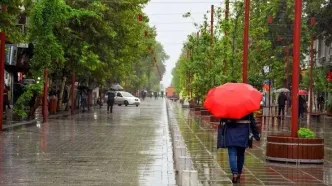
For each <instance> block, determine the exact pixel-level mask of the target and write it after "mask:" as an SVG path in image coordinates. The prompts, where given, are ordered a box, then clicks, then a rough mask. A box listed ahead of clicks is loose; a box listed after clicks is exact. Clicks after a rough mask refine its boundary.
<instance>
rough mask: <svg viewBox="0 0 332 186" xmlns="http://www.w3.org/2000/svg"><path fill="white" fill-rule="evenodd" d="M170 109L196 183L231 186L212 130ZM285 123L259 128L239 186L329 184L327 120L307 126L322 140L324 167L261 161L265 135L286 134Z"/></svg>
mask: <svg viewBox="0 0 332 186" xmlns="http://www.w3.org/2000/svg"><path fill="white" fill-rule="evenodd" d="M172 106H173V107H174V109H173V112H174V114H175V115H176V118H177V123H178V125H179V126H180V129H181V133H182V136H183V138H184V140H185V142H186V146H187V148H188V151H189V152H190V155H191V157H192V159H193V162H194V167H195V169H196V170H197V171H198V174H199V181H200V183H201V184H202V185H203V186H205V185H206V186H216V185H232V184H231V180H230V178H231V172H230V169H229V164H228V154H227V151H226V150H225V149H222V150H220V149H219V150H217V149H216V137H217V133H216V130H215V129H213V128H211V125H209V124H207V123H205V122H202V120H201V119H200V118H198V117H197V116H195V115H194V114H193V113H192V112H190V111H189V109H182V108H181V106H179V105H177V104H175V103H174V104H172ZM289 122H290V121H289V118H288V119H287V118H286V119H285V120H280V121H278V120H276V121H275V122H274V123H273V125H272V123H271V121H270V123H268V124H267V125H266V126H263V134H262V140H261V141H260V142H256V141H255V142H254V148H253V149H249V150H247V151H246V160H245V168H244V173H243V175H242V176H241V183H240V184H239V185H332V156H331V154H332V142H331V141H332V140H331V138H332V135H331V134H332V122H331V120H328V119H321V121H320V122H317V121H313V122H312V124H311V126H310V127H311V128H312V129H313V130H314V131H315V132H316V133H317V136H318V137H324V139H325V162H324V165H304V164H292V163H288V164H287V163H271V162H268V161H266V160H265V149H266V147H265V146H266V136H267V134H284V135H288V134H289V133H290V131H289ZM301 126H306V122H305V121H302V123H301Z"/></svg>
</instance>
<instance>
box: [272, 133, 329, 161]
mask: <svg viewBox="0 0 332 186" xmlns="http://www.w3.org/2000/svg"><path fill="white" fill-rule="evenodd" d="M266 159H267V160H271V161H281V162H298V163H324V139H319V138H317V139H304V138H293V137H288V136H268V137H267V144H266Z"/></svg>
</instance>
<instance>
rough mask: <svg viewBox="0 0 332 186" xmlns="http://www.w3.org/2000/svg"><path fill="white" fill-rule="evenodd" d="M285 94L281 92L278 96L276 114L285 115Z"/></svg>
mask: <svg viewBox="0 0 332 186" xmlns="http://www.w3.org/2000/svg"><path fill="white" fill-rule="evenodd" d="M286 101H287V96H286V95H285V94H284V93H283V92H282V93H280V95H279V97H278V116H281V115H282V116H283V117H284V116H285V106H286Z"/></svg>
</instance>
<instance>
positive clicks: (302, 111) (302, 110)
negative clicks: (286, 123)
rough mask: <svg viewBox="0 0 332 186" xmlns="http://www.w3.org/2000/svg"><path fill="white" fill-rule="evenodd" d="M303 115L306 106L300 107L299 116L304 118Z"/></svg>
mask: <svg viewBox="0 0 332 186" xmlns="http://www.w3.org/2000/svg"><path fill="white" fill-rule="evenodd" d="M303 117H304V108H303V107H299V118H303Z"/></svg>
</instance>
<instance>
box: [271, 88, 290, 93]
mask: <svg viewBox="0 0 332 186" xmlns="http://www.w3.org/2000/svg"><path fill="white" fill-rule="evenodd" d="M274 92H276V93H282V92H284V93H288V92H290V91H289V89H287V88H279V89H278V90H276V91H274Z"/></svg>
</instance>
